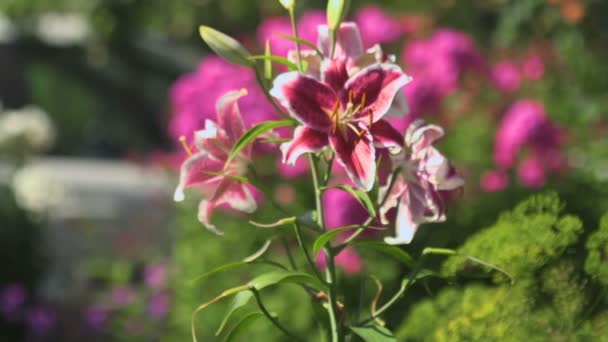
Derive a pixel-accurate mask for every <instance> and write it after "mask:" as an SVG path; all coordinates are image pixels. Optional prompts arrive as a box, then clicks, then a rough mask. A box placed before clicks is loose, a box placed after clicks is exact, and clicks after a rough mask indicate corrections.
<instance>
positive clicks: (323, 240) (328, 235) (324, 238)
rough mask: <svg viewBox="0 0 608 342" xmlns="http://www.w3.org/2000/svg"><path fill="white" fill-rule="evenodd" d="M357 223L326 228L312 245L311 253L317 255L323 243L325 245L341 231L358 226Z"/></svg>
mask: <svg viewBox="0 0 608 342" xmlns="http://www.w3.org/2000/svg"><path fill="white" fill-rule="evenodd" d="M360 227H361V226H359V225H358V224H355V225H352V226H346V227H341V228H337V229H332V230H328V231H326V232H325V233H323V234H321V236H319V237H318V238H317V239H316V240H315V242H314V243H313V245H312V254H313V255H317V254H318V253H319V252H320V251H321V249H323V247H325V245H327V244H328V243H329V242H330V241H331V240H332V239H333V238H334V237H336V236H337V235H338V234H340V233H342V232H346V231H349V230H354V229H357V228H360Z"/></svg>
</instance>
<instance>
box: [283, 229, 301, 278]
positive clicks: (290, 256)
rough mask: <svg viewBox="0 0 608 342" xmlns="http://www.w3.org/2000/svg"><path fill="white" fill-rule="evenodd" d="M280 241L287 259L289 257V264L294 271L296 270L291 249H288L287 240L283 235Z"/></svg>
mask: <svg viewBox="0 0 608 342" xmlns="http://www.w3.org/2000/svg"><path fill="white" fill-rule="evenodd" d="M281 242H282V244H283V248H284V249H285V253H286V254H287V259H289V264H290V265H291V268H292V269H293V270H294V271H297V270H298V266H296V262H295V261H294V259H293V255H291V251H290V250H289V242H287V239H286V238H285V237H282V238H281Z"/></svg>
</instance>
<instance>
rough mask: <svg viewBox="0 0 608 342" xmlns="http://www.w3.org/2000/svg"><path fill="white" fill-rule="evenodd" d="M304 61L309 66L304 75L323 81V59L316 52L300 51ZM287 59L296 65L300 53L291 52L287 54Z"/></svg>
mask: <svg viewBox="0 0 608 342" xmlns="http://www.w3.org/2000/svg"><path fill="white" fill-rule="evenodd" d="M300 55H301V56H302V61H304V62H306V65H307V66H308V67H307V68H306V71H304V73H305V74H306V75H309V76H311V77H313V78H315V79H317V80H320V79H321V57H320V56H319V55H318V54H317V52H316V51H314V50H302V51H300ZM287 59H288V60H289V61H290V62H292V63H294V64H297V63H298V52H297V51H296V50H289V51H288V52H287Z"/></svg>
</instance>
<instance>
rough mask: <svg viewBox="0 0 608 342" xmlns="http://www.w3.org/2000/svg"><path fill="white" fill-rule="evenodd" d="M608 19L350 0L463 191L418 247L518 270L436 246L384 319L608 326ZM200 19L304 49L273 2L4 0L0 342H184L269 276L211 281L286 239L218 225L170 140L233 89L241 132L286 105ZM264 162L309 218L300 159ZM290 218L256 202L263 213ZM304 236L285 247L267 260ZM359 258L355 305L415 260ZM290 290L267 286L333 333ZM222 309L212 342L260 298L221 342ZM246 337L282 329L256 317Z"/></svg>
mask: <svg viewBox="0 0 608 342" xmlns="http://www.w3.org/2000/svg"><path fill="white" fill-rule="evenodd" d="M325 6H326V2H325V1H320V0H319V1H317V0H298V1H297V16H298V18H299V20H298V28H299V31H300V35H301V37H302V38H304V39H307V40H310V41H313V42H315V40H316V31H315V28H316V26H317V25H319V24H322V23H324V21H325V14H324V8H325ZM607 16H608V2H607V1H603V0H430V1H414V0H376V1H372V0H353V1H352V3H351V6H350V11H349V14H348V16H347V20H353V21H355V22H357V24H358V25H359V28H360V31H361V35H362V38H363V42H364V44H365V47H366V48H367V47H371V46H373V45H374V44H382V45H383V48H384V50H385V51H386V52H388V53H390V54H394V55H395V56H396V62H397V63H398V64H400V65H401V66H403V69H404V71H405V72H406V73H408V74H409V75H411V76H413V77H414V81H413V82H412V83H410V84H408V85H406V86H405V87H404V89H403V91H404V92H405V95H406V97H407V99H408V103H409V108H410V114H409V115H408V116H407V117H406V118H405V119H393V120H394V121H393V124H394V125H396V126H397V127H400V129H402V130H405V128H406V127H407V124H409V123H410V122H411V120H412V119H414V118H421V117H422V118H424V119H426V120H428V121H430V122H435V123H439V124H441V125H442V126H443V127H444V129H445V131H446V137H445V138H444V139H443V140H441V142H440V144H439V145H440V147H441V150H442V151H443V153H444V154H445V155H446V156H447V157H448V158H450V160H451V161H452V162H453V163H454V165H455V167H456V169H457V170H458V171H459V172H460V173H461V174H462V175H463V177H464V178H465V182H466V185H465V188H464V191H463V192H462V193H461V194H459V196H458V197H457V198H454V199H453V201H452V203H451V204H450V207H449V211H448V215H447V217H448V219H447V221H446V222H444V223H439V224H431V225H425V226H423V227H422V228H421V229H420V232H419V234H418V235H416V238H415V240H414V241H413V243H412V244H410V245H407V246H404V247H403V251H404V252H407V253H408V254H410V255H414V256H416V257H417V256H418V255H419V254H420V252H421V250H422V248H424V247H427V246H433V247H446V248H453V249H457V250H459V251H460V252H461V253H463V254H466V255H471V256H475V257H478V258H481V259H483V260H486V261H488V262H491V263H493V264H496V265H498V266H500V267H502V268H503V269H505V270H507V271H508V272H509V273H510V274H511V275H512V276H513V278H514V282H513V283H512V282H511V281H510V280H509V279H507V278H506V277H504V276H501V275H500V274H498V273H496V272H493V271H492V270H491V269H487V268H483V267H479V266H476V265H473V264H470V263H467V262H465V260H462V259H459V258H457V257H452V258H445V257H433V258H431V259H432V260H430V261H431V266H430V267H431V268H432V269H434V270H437V271H438V272H439V273H440V274H441V277H438V278H432V279H430V280H427V281H425V282H420V283H418V284H416V285H415V286H413V287H412V289H411V290H410V291H408V293H407V294H406V295H405V296H404V298H403V299H401V301H400V303H399V304H398V305H396V306H394V307H393V308H391V310H389V311H388V313H387V315H386V319H385V321H384V322H383V323H384V324H386V326H388V327H390V328H391V330H392V331H394V332H395V334H396V336H397V340H398V341H422V340H429V341H478V340H479V341H498V340H505V341H522V340H533V341H544V340H547V341H578V340H581V341H608V311H607V309H608V63H606V61H608V20H606V17H607ZM201 24H204V25H208V26H211V27H215V28H217V29H219V30H221V31H223V32H226V33H229V34H230V35H232V36H233V37H236V38H237V39H238V40H239V41H240V42H241V43H242V44H243V45H244V46H246V47H247V48H248V49H249V50H250V51H254V52H255V53H257V54H261V53H263V50H264V44H265V43H266V41H269V44H270V47H271V50H272V52H273V53H274V54H276V55H282V56H285V54H286V52H287V50H288V49H289V48H291V47H292V46H293V45H292V43H290V42H288V41H286V40H284V39H282V38H281V37H280V36H278V35H277V33H284V34H289V33H290V24H289V19H288V17H287V14H286V13H285V10H284V9H283V8H282V7H281V6H280V4H279V3H278V1H274V0H273V1H270V0H268V1H266V0H265V1H251V0H222V1H216V0H173V1H158V0H145V1H144V0H85V1H83V0H55V1H47V0H3V1H0V256H1V260H2V272H1V273H0V340H2V341H82V340H83V339H85V338H86V339H88V340H90V341H187V340H189V339H190V338H191V337H190V318H191V314H192V312H193V311H194V310H195V309H196V307H197V306H198V305H200V304H201V303H203V302H206V301H208V300H210V299H211V298H213V297H215V296H216V295H217V294H219V293H220V292H221V291H223V290H224V289H226V288H229V287H232V286H236V285H239V284H241V283H243V282H245V281H247V280H248V279H250V278H251V277H252V276H253V275H255V274H256V272H258V271H259V270H263V269H264V268H267V267H268V266H265V265H249V266H246V267H241V268H238V269H236V270H232V271H231V272H224V273H218V274H214V275H211V276H209V277H202V278H200V276H201V275H204V274H205V272H208V271H209V270H212V269H213V268H214V267H216V266H218V265H221V264H224V263H227V262H236V261H239V260H242V259H243V258H245V257H247V256H248V255H250V254H252V253H254V252H255V251H256V250H257V249H258V248H259V247H260V246H262V245H263V244H264V241H265V240H266V238H267V237H268V236H269V234H270V232H268V231H267V230H264V229H259V228H255V227H253V226H251V225H249V224H247V223H246V222H247V220H246V219H243V217H242V216H239V215H235V214H234V213H231V212H224V213H218V215H217V216H216V218H215V219H214V220H216V221H217V222H216V223H215V224H216V226H218V227H220V228H221V229H222V230H223V231H225V235H224V236H223V237H220V236H215V235H213V234H210V233H209V232H208V231H207V230H205V229H204V227H203V226H202V225H201V224H200V223H199V222H198V221H197V220H196V205H197V203H196V201H194V200H192V201H186V202H184V203H179V204H175V203H173V193H172V192H173V189H174V187H175V185H176V184H177V170H178V168H179V163H180V162H181V161H182V160H183V158H184V157H185V153H184V152H183V150H182V149H181V147H180V145H179V142H178V138H179V137H180V136H181V135H183V134H190V133H191V131H192V130H193V129H197V128H198V129H200V128H202V127H203V123H204V120H205V119H206V118H210V117H211V116H213V115H215V114H214V113H215V112H214V108H215V101H216V100H217V98H218V97H219V96H220V95H221V94H222V93H223V92H225V91H228V90H236V89H241V88H246V89H248V90H249V93H250V96H248V97H247V99H244V100H243V104H242V108H241V109H242V112H243V115H244V117H245V122H246V124H248V125H252V124H254V123H256V120H258V121H257V122H259V120H261V119H264V118H265V119H268V118H273V115H274V114H273V113H272V107H270V105H269V104H268V103H267V102H266V99H265V98H264V97H263V96H259V94H260V93H259V89H258V88H257V87H258V86H257V84H256V83H255V77H254V75H253V73H251V71H250V70H247V69H243V68H242V67H239V66H234V65H230V64H228V63H227V62H225V61H223V60H221V59H219V58H218V57H217V56H214V55H213V53H212V52H210V51H209V50H208V48H207V46H206V45H205V44H204V43H203V42H202V40H201V39H200V37H199V34H198V27H199V25H201ZM275 71H276V72H280V71H282V70H281V69H280V67H277V70H275ZM257 153H258V154H257V155H256V166H257V168H258V171H259V176H260V177H261V179H263V180H264V182H265V183H266V184H268V186H269V187H270V188H271V189H272V191H273V193H274V194H275V198H274V200H275V201H277V202H280V203H281V204H283V205H285V206H287V207H289V208H290V209H291V210H293V211H294V212H296V213H304V211H305V208H307V207H310V205H309V204H310V203H313V202H314V199H313V193H312V189H311V187H310V183H309V182H310V180H309V177H307V173H308V171H307V169H306V167H302V166H298V165H296V167H293V168H292V167H286V166H282V165H280V160H278V159H277V154H276V153H268V151H258V152H257ZM277 174H280V175H281V177H277ZM262 201H264V200H262ZM324 201H325V202H326V206H327V207H330V208H331V210H330V211H331V217H327V221H328V224H329V225H330V226H333V227H339V226H341V225H346V224H354V223H359V221H360V220H361V215H360V213H361V212H362V208H361V207H360V205H359V204H358V202H356V201H355V200H354V199H352V198H349V197H348V195H347V194H346V195H345V194H344V193H340V192H337V193H334V192H331V191H329V192H328V193H327V194H326V198H324ZM278 218H280V216H278V214H277V213H276V212H274V211H273V210H272V209H271V208H266V207H264V209H263V210H259V211H258V212H256V213H255V214H254V215H253V218H252V219H254V220H256V221H258V222H273V221H275V220H276V219H278ZM364 218H365V217H363V219H364ZM284 234H285V235H286V236H288V235H289V234H290V232H289V231H287V230H286V231H285V233H284ZM306 238H308V239H312V238H311V237H306ZM372 238H373V237H372ZM295 246H296V245H293V246H290V245H287V246H281V245H280V244H273V245H272V246H271V249H270V251H269V253H268V255H267V256H266V257H267V258H270V259H275V260H281V259H285V257H286V250H290V249H291V248H292V247H293V249H294V250H295V248H296V247H295ZM352 253H353V254H352V255H349V256H344V259H345V260H344V262H343V263H342V268H341V270H340V281H341V282H342V284H344V286H345V288H347V289H348V292H347V295H346V297H345V298H343V300H344V303H345V305H346V306H347V307H348V306H352V307H357V306H360V305H363V304H361V303H369V302H370V301H372V299H373V298H374V296H375V295H376V285H375V281H374V280H373V278H371V277H370V276H373V277H375V278H376V279H378V280H379V281H380V282H381V283H382V284H383V289H384V291H383V293H382V294H381V297H380V298H382V299H384V298H385V297H387V296H389V294H390V293H393V292H394V291H395V289H397V288H399V286H400V284H401V279H402V278H403V277H404V276H405V275H406V274H407V272H409V271H410V267H408V265H407V262H404V260H403V256H402V255H401V259H400V258H399V257H397V258H395V257H394V255H393V256H390V255H385V254H383V253H379V252H378V251H376V250H374V249H373V248H361V249H356V250H354V251H352ZM294 254H295V255H294V258H296V259H297V260H296V262H298V261H301V259H303V256H301V255H298V254H297V253H294ZM405 255H407V254H405ZM296 291H297V288H295V287H290V286H283V287H279V288H277V289H272V290H269V291H268V292H265V293H264V298H265V301H266V302H267V305H268V307H270V308H271V309H272V311H273V312H276V313H277V315H278V317H281V320H282V321H284V322H289V325H290V326H291V327H292V329H293V330H294V331H297V332H299V333H301V335H302V336H307V337H309V338H310V340H311V341H312V340H314V341H323V340H324V338H325V337H324V334H323V332H322V330H321V327H322V326H321V323H319V322H317V321H315V320H314V319H313V317H314V315H313V311H314V310H315V307H314V306H313V305H311V304H310V301H309V300H307V298H303V297H302V296H298V295H296V294H295V292H296ZM385 294H386V295H385ZM285 297H287V298H288V300H286V299H285ZM252 304H253V303H252ZM252 304H250V305H252ZM365 305H367V304H365ZM228 306H229V301H226V302H223V303H221V304H217V305H215V306H212V307H210V308H209V309H208V310H206V311H205V312H204V314H201V315H199V317H198V318H197V321H196V325H197V330H198V334H199V341H222V340H223V339H224V337H225V336H226V335H227V334H231V333H230V327H231V326H235V324H236V322H238V321H239V320H240V319H246V318H247V314H248V312H247V307H245V308H244V309H241V310H239V312H237V313H236V314H235V315H234V316H233V317H231V318H230V320H228V321H227V322H226V326H227V328H225V329H224V332H223V333H222V334H220V335H219V336H216V334H215V333H216V330H217V329H218V326H219V325H220V323H221V322H222V320H223V317H224V314H225V313H226V312H227V311H228V309H229V308H228ZM226 331H228V332H226ZM233 332H234V333H235V334H236V333H239V332H238V331H233ZM230 337H231V338H235V339H236V340H239V338H241V339H242V340H245V339H248V340H255V341H257V340H264V341H283V340H287V339H286V338H285V337H283V336H282V335H281V333H280V331H276V330H275V328H274V327H273V326H272V325H271V324H270V323H268V322H266V321H264V320H257V321H255V322H254V324H252V325H251V326H250V327H249V330H248V331H247V332H246V333H244V334H242V335H240V336H230ZM353 340H354V339H353Z"/></svg>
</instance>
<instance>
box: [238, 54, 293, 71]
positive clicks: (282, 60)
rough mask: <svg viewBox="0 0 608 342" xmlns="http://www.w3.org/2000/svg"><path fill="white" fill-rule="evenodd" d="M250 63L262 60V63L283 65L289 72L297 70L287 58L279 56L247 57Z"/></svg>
mask: <svg viewBox="0 0 608 342" xmlns="http://www.w3.org/2000/svg"><path fill="white" fill-rule="evenodd" d="M249 60H250V61H255V60H263V61H268V60H269V61H271V62H275V63H279V64H283V65H285V66H286V67H287V68H288V69H289V70H298V66H297V65H295V64H294V63H292V62H290V61H289V60H288V59H287V58H284V57H280V56H274V55H269V56H266V55H257V56H251V57H249Z"/></svg>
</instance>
